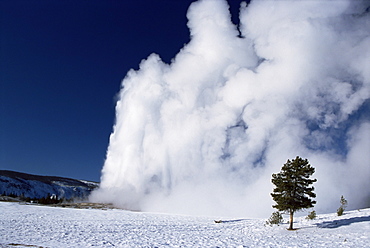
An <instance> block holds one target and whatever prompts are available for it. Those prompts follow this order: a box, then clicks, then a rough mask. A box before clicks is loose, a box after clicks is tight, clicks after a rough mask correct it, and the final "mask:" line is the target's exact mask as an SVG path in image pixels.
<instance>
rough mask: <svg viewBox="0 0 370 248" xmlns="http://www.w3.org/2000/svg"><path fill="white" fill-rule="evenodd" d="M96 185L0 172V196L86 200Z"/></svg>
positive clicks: (56, 178) (87, 182) (51, 177)
mask: <svg viewBox="0 0 370 248" xmlns="http://www.w3.org/2000/svg"><path fill="white" fill-rule="evenodd" d="M96 187H98V183H95V182H89V181H83V180H76V179H71V178H63V177H54V176H38V175H31V174H26V173H20V172H15V171H8V170H0V194H3V195H16V196H24V197H26V198H27V197H29V198H42V197H47V196H48V195H55V196H57V197H58V198H59V199H61V198H65V199H71V198H86V197H87V196H88V195H89V194H90V192H91V191H92V190H94V189H95V188H96Z"/></svg>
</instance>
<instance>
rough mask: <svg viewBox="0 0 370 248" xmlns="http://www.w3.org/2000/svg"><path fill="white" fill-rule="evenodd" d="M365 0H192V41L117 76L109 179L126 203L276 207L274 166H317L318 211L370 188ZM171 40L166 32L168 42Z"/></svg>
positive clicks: (358, 200)
mask: <svg viewBox="0 0 370 248" xmlns="http://www.w3.org/2000/svg"><path fill="white" fill-rule="evenodd" d="M366 4H367V5H368V4H369V2H366V1H364V2H362V1H349V0H348V1H273V2H272V1H252V2H251V3H250V4H249V5H248V6H246V4H242V5H241V8H240V26H239V27H236V26H235V25H234V24H233V23H232V22H231V17H230V13H229V11H228V5H227V2H226V1H222V0H219V1H218V0H203V1H198V2H194V3H193V4H191V6H190V8H189V10H188V14H187V17H188V19H189V22H188V27H189V29H190V34H191V41H190V42H189V43H188V44H186V45H185V46H184V48H183V49H182V50H181V51H180V52H179V53H178V54H177V55H176V57H175V58H174V59H173V61H172V62H171V64H166V63H164V62H162V61H161V59H160V57H159V56H158V55H156V54H152V55H150V56H149V57H148V58H147V59H146V60H143V61H142V63H141V64H140V69H139V70H138V71H133V70H131V71H130V72H129V73H128V74H127V76H126V78H125V79H124V80H123V82H122V89H121V92H120V94H119V100H118V102H117V106H116V124H115V126H114V131H113V133H112V135H111V137H110V144H109V147H108V151H107V158H106V162H105V164H104V167H103V170H102V177H101V185H100V188H99V189H98V190H97V191H95V192H93V194H92V196H91V200H93V201H100V202H112V203H114V204H115V205H117V206H120V207H124V208H127V209H139V210H143V211H158V212H168V213H181V214H199V215H219V216H248V217H251V216H256V217H257V216H260V217H267V216H269V215H270V214H271V212H272V211H273V210H272V207H271V206H272V205H273V201H272V199H271V196H270V193H271V192H272V188H273V185H272V184H271V174H272V173H277V172H279V171H280V168H281V166H282V165H283V164H284V163H285V162H286V161H287V159H292V158H295V157H296V156H297V155H299V156H301V157H303V158H308V160H309V161H310V163H311V165H312V166H313V167H315V169H316V173H315V174H314V175H313V178H317V179H318V182H317V183H315V185H314V186H315V192H316V194H317V198H316V200H317V205H316V207H315V210H316V211H318V212H327V211H330V212H334V211H335V210H336V209H337V208H338V205H339V199H340V196H341V195H345V197H346V198H347V199H348V202H349V205H350V206H349V207H352V208H359V207H365V206H368V205H367V204H368V203H369V195H370V180H369V179H370V164H369V163H370V162H369V161H370V134H369V133H370V117H369V110H370V107H369V106H370V103H369V102H370V100H369V96H370V87H369V85H370V14H369V8H368V7H369V6H366ZM169 42H171V41H169Z"/></svg>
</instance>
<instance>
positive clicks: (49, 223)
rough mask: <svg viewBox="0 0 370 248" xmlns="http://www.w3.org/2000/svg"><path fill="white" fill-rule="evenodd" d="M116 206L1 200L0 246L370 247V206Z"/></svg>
mask: <svg viewBox="0 0 370 248" xmlns="http://www.w3.org/2000/svg"><path fill="white" fill-rule="evenodd" d="M217 218H218V219H222V218H220V217H194V216H184V215H169V214H158V213H143V212H130V211H125V210H119V209H110V210H97V209H73V208H56V207H47V206H37V205H22V204H19V203H10V202H0V247H90V246H95V247H113V246H115V247H165V246H167V247H369V245H370V235H369V234H370V209H361V210H354V211H348V212H345V214H344V215H343V216H341V217H338V216H337V215H336V213H332V214H322V215H318V217H317V218H316V219H315V220H306V219H305V217H304V216H303V217H296V218H295V219H294V221H295V223H294V227H295V228H297V230H296V231H288V230H286V228H287V227H288V224H286V223H285V224H282V225H280V226H272V227H271V226H268V225H265V222H266V219H249V218H240V219H222V220H223V222H222V223H215V222H214V220H218V219H217Z"/></svg>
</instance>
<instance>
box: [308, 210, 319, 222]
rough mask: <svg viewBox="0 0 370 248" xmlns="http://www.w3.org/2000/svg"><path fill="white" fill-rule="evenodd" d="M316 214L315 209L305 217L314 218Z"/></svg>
mask: <svg viewBox="0 0 370 248" xmlns="http://www.w3.org/2000/svg"><path fill="white" fill-rule="evenodd" d="M316 217H317V215H316V211H315V210H312V211H311V212H310V213H309V214H308V215H307V217H306V219H307V220H314V219H316Z"/></svg>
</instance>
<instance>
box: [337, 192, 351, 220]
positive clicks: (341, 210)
mask: <svg viewBox="0 0 370 248" xmlns="http://www.w3.org/2000/svg"><path fill="white" fill-rule="evenodd" d="M347 204H348V202H347V200H346V199H345V198H344V196H341V197H340V207H339V208H338V209H337V215H338V216H342V215H343V213H344V210H346V207H347Z"/></svg>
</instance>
